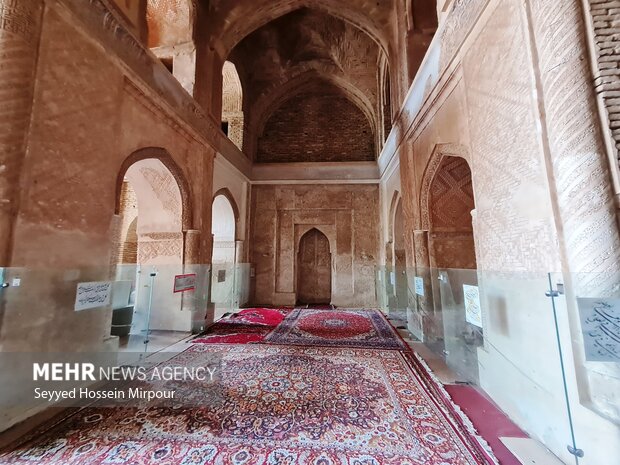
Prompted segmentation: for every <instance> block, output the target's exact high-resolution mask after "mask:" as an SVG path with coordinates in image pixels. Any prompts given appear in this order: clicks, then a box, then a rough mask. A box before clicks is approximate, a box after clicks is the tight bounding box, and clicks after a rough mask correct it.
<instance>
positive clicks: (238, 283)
mask: <svg viewBox="0 0 620 465" xmlns="http://www.w3.org/2000/svg"><path fill="white" fill-rule="evenodd" d="M249 298H250V265H249V264H248V263H216V264H213V275H212V277H211V302H212V304H213V306H214V308H215V320H218V319H220V318H221V317H222V316H224V315H226V314H227V313H233V312H235V311H237V310H238V309H239V308H240V307H242V306H243V305H245V304H247V303H248V301H249Z"/></svg>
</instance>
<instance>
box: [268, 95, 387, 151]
mask: <svg viewBox="0 0 620 465" xmlns="http://www.w3.org/2000/svg"><path fill="white" fill-rule="evenodd" d="M374 159H375V155H374V143H373V134H372V129H371V127H370V124H369V122H368V120H367V119H366V117H365V115H364V114H363V113H362V111H361V110H360V109H358V108H357V107H356V106H355V105H354V104H353V103H351V102H350V101H349V100H348V99H347V98H346V97H344V96H342V95H340V94H335V93H318V92H315V91H311V92H306V93H301V94H299V95H297V96H295V97H293V98H291V99H290V100H288V101H286V102H285V103H284V104H283V105H282V106H281V107H280V108H279V109H277V110H276V111H275V112H274V113H273V114H272V115H271V117H270V118H269V119H268V121H267V123H266V124H265V128H264V130H263V132H262V134H261V135H260V137H259V139H258V151H257V156H256V161H258V162H269V163H273V162H295V161H372V160H374Z"/></svg>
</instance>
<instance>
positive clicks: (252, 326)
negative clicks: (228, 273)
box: [190, 308, 290, 344]
mask: <svg viewBox="0 0 620 465" xmlns="http://www.w3.org/2000/svg"><path fill="white" fill-rule="evenodd" d="M289 312H290V309H285V308H278V309H275V308H246V309H244V310H241V311H240V312H238V313H235V314H234V315H231V316H229V317H227V318H222V319H221V320H219V321H216V322H215V323H214V324H212V325H211V326H210V327H209V328H208V329H207V330H206V331H205V332H204V333H202V334H200V335H199V336H198V337H196V338H194V339H192V340H191V341H190V342H193V343H199V344H214V343H216V344H219V343H227V344H247V343H253V342H260V341H262V340H263V339H264V337H265V336H266V335H267V334H268V333H269V332H270V331H271V330H272V329H273V328H274V327H275V326H277V325H278V324H280V323H281V322H282V320H284V317H285V315H287V314H288V313H289Z"/></svg>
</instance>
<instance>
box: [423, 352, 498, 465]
mask: <svg viewBox="0 0 620 465" xmlns="http://www.w3.org/2000/svg"><path fill="white" fill-rule="evenodd" d="M411 353H413V355H414V357H415V358H416V360H417V362H418V363H419V364H420V365H421V366H422V367H423V368H424V370H425V371H426V373H427V375H428V376H429V378H430V379H431V381H433V383H434V384H435V387H436V388H437V389H438V390H439V391H440V393H441V394H442V395H443V396H444V398H445V399H446V400H447V401H449V402H450V406H451V407H452V409H453V410H454V412H455V413H456V414H457V415H458V416H459V418H460V420H461V422H462V424H463V426H464V427H465V428H466V429H467V432H468V433H469V434H470V435H471V436H472V437H473V438H474V439H475V440H476V442H477V443H478V444H479V445H480V447H481V448H482V449H483V450H484V452H485V453H486V455H487V458H488V459H489V460H490V461H491V462H492V463H493V464H494V465H500V463H499V460H498V459H497V457H495V453H494V452H493V449H492V448H491V446H490V445H489V443H488V442H487V441H486V440H485V439H484V438H483V437H482V436H481V435H480V433H478V431H477V430H476V427H475V426H474V424H473V423H472V421H471V420H470V419H469V417H468V416H467V414H466V413H465V412H463V410H461V407H459V406H458V405H457V404H456V403H455V402H454V401H453V400H452V397H451V396H450V394H449V393H448V391H447V390H446V388H445V387H444V385H443V383H442V382H441V380H440V379H439V378H437V376H436V375H435V373H433V370H431V367H430V366H429V365H428V363H426V360H424V359H423V358H422V357H421V356H420V355H418V354H417V353H416V352H415V351H414V350H411Z"/></svg>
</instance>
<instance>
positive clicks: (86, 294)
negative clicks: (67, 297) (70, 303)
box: [74, 282, 112, 312]
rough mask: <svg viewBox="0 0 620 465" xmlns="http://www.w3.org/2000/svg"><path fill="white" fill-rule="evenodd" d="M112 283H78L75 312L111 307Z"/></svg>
mask: <svg viewBox="0 0 620 465" xmlns="http://www.w3.org/2000/svg"><path fill="white" fill-rule="evenodd" d="M111 293H112V283H110V282H92V283H78V285H77V292H76V294H75V307H74V308H75V311H76V312H77V311H80V310H87V309H89V308H97V307H103V306H105V305H109V303H110V294H111Z"/></svg>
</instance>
